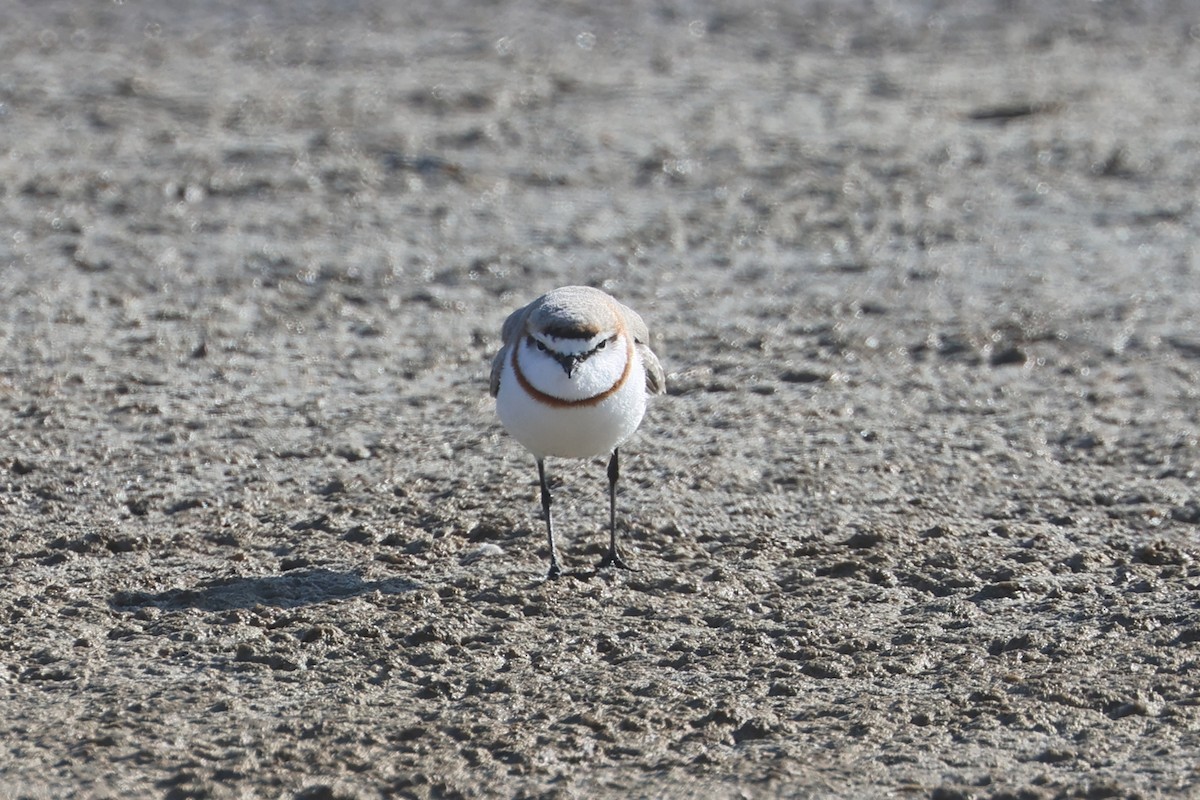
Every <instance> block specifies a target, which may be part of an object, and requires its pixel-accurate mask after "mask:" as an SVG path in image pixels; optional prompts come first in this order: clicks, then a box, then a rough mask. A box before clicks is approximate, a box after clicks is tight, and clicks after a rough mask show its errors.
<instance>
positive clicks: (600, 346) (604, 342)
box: [596, 339, 608, 350]
mask: <svg viewBox="0 0 1200 800" xmlns="http://www.w3.org/2000/svg"><path fill="white" fill-rule="evenodd" d="M607 344H608V340H607V339H605V340H604V341H602V342H601V343H600V344H598V345H596V349H597V350H603V349H604V347H605V345H607Z"/></svg>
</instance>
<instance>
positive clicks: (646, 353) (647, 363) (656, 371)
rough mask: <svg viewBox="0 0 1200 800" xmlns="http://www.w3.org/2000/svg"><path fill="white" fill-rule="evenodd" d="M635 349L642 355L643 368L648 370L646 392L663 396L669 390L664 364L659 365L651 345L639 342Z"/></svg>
mask: <svg viewBox="0 0 1200 800" xmlns="http://www.w3.org/2000/svg"><path fill="white" fill-rule="evenodd" d="M634 347H636V348H637V349H638V353H640V354H641V356H642V366H644V367H645V368H646V391H648V392H650V394H662V393H663V392H665V391H666V390H667V376H666V374H665V373H664V372H663V368H662V364H660V363H658V356H656V355H654V351H653V350H651V349H650V346H649V345H645V344H642V343H641V342H638V343H637V344H635V345H634Z"/></svg>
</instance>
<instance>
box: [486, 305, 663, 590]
mask: <svg viewBox="0 0 1200 800" xmlns="http://www.w3.org/2000/svg"><path fill="white" fill-rule="evenodd" d="M649 338H650V335H649V330H648V329H647V327H646V323H645V322H644V321H643V320H642V318H641V317H640V316H639V315H638V313H637V312H636V311H634V310H633V309H631V308H629V307H628V306H625V305H623V304H621V303H619V302H618V301H617V300H616V299H615V298H613V297H612V296H611V295H609V294H608V293H607V292H604V291H601V290H600V289H595V288H592V287H589V286H564V287H561V288H558V289H554V290H553V291H550V292H547V293H546V294H543V295H542V296H541V297H539V298H537V299H536V300H534V301H533V302H531V303H529V304H528V305H526V306H522V307H521V308H518V309H517V310H516V311H514V312H512V313H511V314H510V315H509V316H508V318H507V319H506V320H505V321H504V325H503V327H502V329H501V341H502V344H501V347H500V350H499V352H497V353H496V355H495V357H494V358H493V359H492V369H491V378H490V391H491V395H492V397H494V398H496V414H497V416H499V418H500V422H501V423H502V424H503V425H504V428H505V429H506V430H507V431H508V433H509V434H510V435H511V436H512V437H513V438H514V439H516V440H517V441H518V442H519V443H520V444H521V445H523V446H524V447H525V449H527V450H528V451H529V452H530V453H531V454H532V455H533V457H534V459H535V460H536V461H537V471H538V481H539V483H540V485H541V501H542V514H543V516H544V517H545V520H546V538H547V540H548V542H549V544H550V571H549V573H548V574H547V579H548V580H552V579H556V578H558V577H560V576H561V575H562V566H561V564H560V562H559V557H558V548H557V547H556V546H555V543H554V521H553V518H552V516H551V514H550V505H551V502H552V498H551V495H550V485H549V483H547V480H546V459H547V458H550V457H555V458H568V459H587V458H597V457H601V456H604V455H608V456H609V459H608V471H607V474H608V503H609V506H608V522H609V543H608V553H607V555H605V556H604V558H603V560H602V561H601V562H600V564H599V565H598V567H597V569H604V568H605V567H610V566H611V567H617V568H621V569H627V570H631V569H633V568H632V567H631V566H630V565H629V563H628V562H627V561H626V560H625V559H624V557H623V556H622V555H621V552H620V550H619V549H618V547H617V480H618V478H619V477H620V460H619V459H620V456H619V453H620V447H621V445H623V444H624V443H625V442H626V441H627V440H628V439H629V438H630V437H631V436H632V435H633V434H634V432H635V431H636V430H637V429H638V426H639V425H640V424H641V422H642V417H643V416H644V415H645V412H646V405H647V399H648V397H649V396H650V395H656V394H662V393H664V392H665V391H666V388H667V381H666V375H665V374H664V372H663V368H662V365H661V364H660V363H659V360H658V357H657V356H656V355H655V354H654V351H653V350H651V349H650V345H649Z"/></svg>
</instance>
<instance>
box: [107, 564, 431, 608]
mask: <svg viewBox="0 0 1200 800" xmlns="http://www.w3.org/2000/svg"><path fill="white" fill-rule="evenodd" d="M416 588H417V584H416V583H414V582H413V581H410V580H407V579H404V578H389V579H387V580H382V581H364V580H363V579H362V578H361V577H360V576H358V575H356V574H354V573H353V572H338V571H335V570H330V569H305V570H295V571H292V572H287V573H284V574H282V575H265V576H258V577H246V578H221V579H219V580H214V581H210V582H208V583H205V584H201V585H200V586H198V587H196V588H192V589H167V590H166V591H163V592H155V593H151V592H117V593H116V594H114V595H113V596H112V598H111V599H110V600H109V603H110V604H111V605H112V607H113V608H116V609H119V610H128V609H136V608H145V607H147V606H154V607H156V608H160V609H162V610H164V611H180V610H183V609H187V608H193V609H201V610H204V611H230V610H233V609H237V608H254V607H256V606H271V607H275V608H299V607H301V606H310V605H317V604H319V603H324V602H327V601H330V600H345V599H347V598H351V597H358V596H360V595H364V594H368V593H370V592H381V593H383V594H404V593H405V592H411V591H413V590H414V589H416Z"/></svg>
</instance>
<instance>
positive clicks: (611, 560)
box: [596, 549, 637, 572]
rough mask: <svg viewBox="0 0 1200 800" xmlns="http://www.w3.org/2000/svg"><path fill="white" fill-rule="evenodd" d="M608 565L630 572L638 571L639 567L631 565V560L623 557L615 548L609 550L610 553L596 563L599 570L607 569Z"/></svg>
mask: <svg viewBox="0 0 1200 800" xmlns="http://www.w3.org/2000/svg"><path fill="white" fill-rule="evenodd" d="M607 567H616V568H617V569H626V570H629V571H630V572H637V568H636V567H632V566H630V565H629V562H628V561H626V560H625V559H624V558H622V557H621V554H620V553H618V552H617V551H616V550H615V549H614V550H609V551H608V555H606V556H605V557H604V559H603V560H602V561H601V562H600V563H599V564H597V565H596V569H598V570H600V569H605V568H607Z"/></svg>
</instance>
